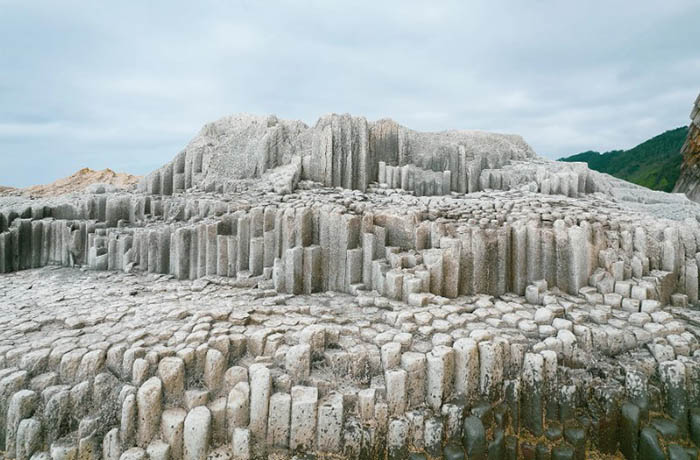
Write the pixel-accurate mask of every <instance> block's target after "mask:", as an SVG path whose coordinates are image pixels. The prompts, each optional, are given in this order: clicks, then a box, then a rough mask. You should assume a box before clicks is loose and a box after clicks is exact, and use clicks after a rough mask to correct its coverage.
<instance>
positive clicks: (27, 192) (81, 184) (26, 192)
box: [0, 168, 141, 197]
mask: <svg viewBox="0 0 700 460" xmlns="http://www.w3.org/2000/svg"><path fill="white" fill-rule="evenodd" d="M140 179H141V178H140V177H139V176H134V175H132V174H127V173H118V172H114V171H112V170H111V169H109V168H107V169H103V170H101V171H95V170H93V169H90V168H83V169H81V170H79V171H76V172H75V173H74V174H71V175H70V176H68V177H64V178H62V179H58V180H57V181H55V182H52V183H50V184H43V185H33V186H31V187H26V188H20V189H17V188H12V187H2V186H0V195H12V196H20V195H23V196H30V197H47V196H59V195H64V194H66V193H75V192H83V191H87V192H93V193H94V192H100V191H101V192H104V191H109V192H114V191H118V190H121V191H127V190H130V189H132V188H133V187H134V186H135V185H136V184H137V183H138V182H139V180H140Z"/></svg>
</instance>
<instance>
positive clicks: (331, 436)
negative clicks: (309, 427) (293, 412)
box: [316, 393, 343, 454]
mask: <svg viewBox="0 0 700 460" xmlns="http://www.w3.org/2000/svg"><path fill="white" fill-rule="evenodd" d="M318 426H319V427H321V428H320V429H319V430H317V431H316V433H317V439H316V445H317V446H318V450H320V451H321V452H329V453H336V454H340V453H341V447H342V445H341V440H342V436H343V396H342V395H341V394H339V393H332V394H330V395H329V396H328V397H327V398H326V400H325V401H324V402H323V404H321V405H320V406H319V408H318Z"/></svg>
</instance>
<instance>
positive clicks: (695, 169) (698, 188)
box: [673, 94, 700, 201]
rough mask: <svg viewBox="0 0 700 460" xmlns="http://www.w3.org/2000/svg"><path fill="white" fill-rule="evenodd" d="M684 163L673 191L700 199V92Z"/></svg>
mask: <svg viewBox="0 0 700 460" xmlns="http://www.w3.org/2000/svg"><path fill="white" fill-rule="evenodd" d="M681 153H682V154H683V165H682V166H681V176H680V177H679V178H678V182H677V183H676V186H675V187H674V189H673V191H674V192H678V193H685V194H686V195H687V196H688V198H690V199H691V200H693V201H700V169H699V168H700V94H698V97H697V99H695V104H693V109H692V111H691V112H690V126H689V127H688V138H687V139H686V140H685V143H684V144H683V148H682V149H681Z"/></svg>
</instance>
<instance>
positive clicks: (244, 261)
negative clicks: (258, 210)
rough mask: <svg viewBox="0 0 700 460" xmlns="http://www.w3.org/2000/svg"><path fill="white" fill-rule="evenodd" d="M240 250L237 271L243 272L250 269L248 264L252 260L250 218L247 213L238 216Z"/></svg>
mask: <svg viewBox="0 0 700 460" xmlns="http://www.w3.org/2000/svg"><path fill="white" fill-rule="evenodd" d="M237 228H238V234H237V235H236V236H237V237H238V251H237V256H238V258H237V260H238V267H237V268H236V272H242V271H246V270H248V264H249V261H250V257H249V248H250V218H249V217H248V216H247V215H242V216H240V217H239V218H238V225H237Z"/></svg>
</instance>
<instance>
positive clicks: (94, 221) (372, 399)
mask: <svg viewBox="0 0 700 460" xmlns="http://www.w3.org/2000/svg"><path fill="white" fill-rule="evenodd" d="M663 216H667V217H668V216H670V217H675V219H668V218H664V217H663ZM698 216H700V206H698V205H696V204H694V203H692V202H690V201H688V200H686V199H684V198H683V197H681V196H678V195H669V194H663V193H660V194H658V193H657V194H655V193H647V192H645V191H644V189H642V188H641V187H636V186H633V185H631V184H626V183H623V182H621V181H619V180H615V179H613V178H610V177H609V176H605V175H602V174H598V173H596V172H594V171H590V170H588V169H587V168H586V167H585V165H582V164H571V163H569V164H566V163H556V162H550V161H546V160H543V159H540V158H538V157H536V155H535V154H534V152H532V150H531V149H530V148H529V147H528V146H527V144H526V143H525V142H524V141H523V140H522V139H521V138H519V137H517V136H506V135H497V134H490V133H483V132H471V131H454V132H443V133H418V132H415V131H411V130H409V129H407V128H404V127H402V126H400V125H398V124H396V123H395V122H393V121H390V120H381V121H378V122H368V121H366V120H365V119H364V118H358V117H350V116H348V115H343V116H338V115H330V116H326V117H323V118H321V119H320V120H319V121H318V122H317V124H316V125H315V126H314V127H307V126H306V125H304V124H303V123H301V122H290V121H283V120H278V119H277V118H275V117H252V116H247V115H240V116H234V117H229V118H225V119H222V120H220V121H218V122H216V123H213V124H210V125H207V126H206V127H205V128H204V129H203V130H202V132H201V133H200V135H199V136H198V137H197V138H196V139H195V140H193V141H192V142H191V143H190V144H189V145H188V146H187V148H186V149H185V150H183V151H182V152H181V153H180V154H178V155H177V156H176V158H175V159H174V160H173V161H172V162H170V163H168V164H167V165H165V166H164V167H163V168H160V169H158V170H157V171H155V172H153V173H152V174H150V175H149V176H148V177H146V178H145V179H144V181H143V182H142V184H141V186H140V190H139V191H137V192H134V193H95V194H84V195H81V196H73V197H71V198H70V199H68V198H55V199H50V198H46V199H39V200H31V201H30V200H26V199H25V200H17V199H15V200H14V201H8V200H5V201H0V273H2V275H0V298H2V304H1V305H0V308H2V313H3V314H2V315H0V451H2V452H3V455H5V456H6V457H7V458H16V459H29V458H36V460H38V459H44V458H52V459H73V458H77V457H80V458H86V459H91V458H105V459H125V460H126V459H131V458H138V459H141V458H143V459H145V458H147V457H150V458H158V459H173V460H178V459H188V460H189V459H204V458H207V457H208V456H213V455H219V456H225V457H227V458H233V459H248V458H291V457H293V456H298V457H301V456H303V455H306V454H313V455H316V456H318V457H323V458H363V459H365V458H367V459H374V458H390V459H403V458H412V459H427V458H448V459H452V458H455V459H456V458H528V459H535V458H556V459H560V458H571V459H573V458H589V457H595V456H598V457H605V456H615V455H617V456H620V455H622V456H624V457H625V458H664V457H665V456H669V458H686V457H692V458H697V456H698V451H697V448H696V447H695V446H696V444H698V443H700V435H699V434H698V433H700V416H699V414H700V351H698V350H699V348H698V346H699V343H698V335H700V313H698V311H697V310H696V307H697V306H698V290H699V279H698V265H699V264H700V247H698V245H699V244H700V223H699V221H698V218H697V217H698ZM650 455H651V457H650Z"/></svg>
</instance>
